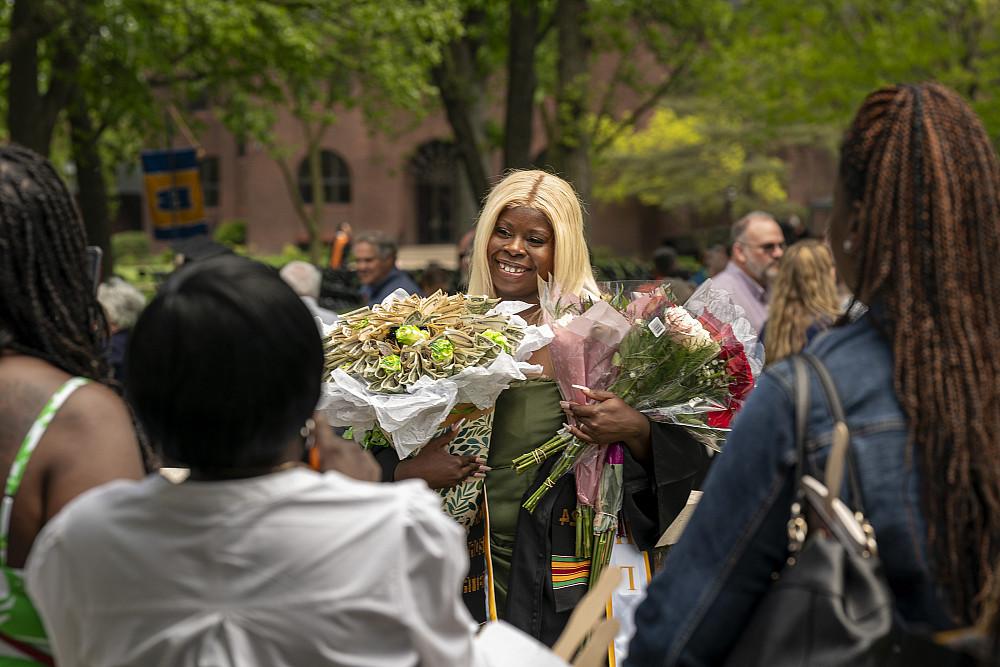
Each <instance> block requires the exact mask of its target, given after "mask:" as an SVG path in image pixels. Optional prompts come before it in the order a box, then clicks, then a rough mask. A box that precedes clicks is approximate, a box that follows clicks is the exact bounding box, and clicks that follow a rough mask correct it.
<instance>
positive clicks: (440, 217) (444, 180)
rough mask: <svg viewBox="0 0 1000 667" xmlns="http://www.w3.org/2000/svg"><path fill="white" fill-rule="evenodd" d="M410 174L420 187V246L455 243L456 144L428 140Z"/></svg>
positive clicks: (456, 205)
mask: <svg viewBox="0 0 1000 667" xmlns="http://www.w3.org/2000/svg"><path fill="white" fill-rule="evenodd" d="M410 173H411V174H413V178H414V180H415V181H416V186H417V192H416V195H417V233H418V238H419V241H420V243H451V242H453V241H455V240H456V238H457V235H456V233H455V229H456V222H457V217H458V216H457V211H456V209H457V208H458V206H459V202H458V197H459V196H460V194H461V193H460V192H458V188H457V187H456V184H457V183H459V181H460V180H461V179H462V178H463V177H464V176H463V174H461V173H460V170H459V162H458V153H457V150H456V149H455V145H454V144H452V143H450V142H447V141H440V140H434V141H428V142H427V143H425V144H422V145H421V146H420V147H419V148H417V152H416V153H415V154H414V155H413V157H412V158H411V159H410Z"/></svg>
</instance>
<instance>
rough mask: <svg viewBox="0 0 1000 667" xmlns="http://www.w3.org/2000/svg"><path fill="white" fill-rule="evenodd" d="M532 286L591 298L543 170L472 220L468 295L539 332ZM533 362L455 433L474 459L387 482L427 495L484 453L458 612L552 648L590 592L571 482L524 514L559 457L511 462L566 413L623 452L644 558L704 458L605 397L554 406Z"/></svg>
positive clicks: (434, 458)
mask: <svg viewBox="0 0 1000 667" xmlns="http://www.w3.org/2000/svg"><path fill="white" fill-rule="evenodd" d="M539 280H554V281H555V282H557V283H558V284H559V285H560V287H561V288H562V289H563V290H565V291H570V292H573V293H576V294H580V293H582V292H584V291H587V292H591V293H594V294H597V292H598V288H597V283H596V282H595V280H594V274H593V269H592V268H591V266H590V261H589V252H588V249H587V241H586V237H585V235H584V225H583V210H582V207H581V204H580V200H579V199H578V198H577V195H576V193H575V192H574V191H573V188H572V187H571V186H570V184H569V183H567V182H566V181H564V180H563V179H561V178H559V177H558V176H553V175H552V174H548V173H546V172H544V171H534V170H533V171H515V172H511V173H509V174H507V176H506V177H505V178H504V179H503V180H501V181H500V183H498V184H497V185H496V187H495V188H494V189H493V191H492V192H491V193H490V195H489V197H487V199H486V202H485V204H484V206H483V210H482V213H481V214H480V216H479V221H478V223H477V227H476V237H475V240H474V242H473V250H472V261H471V277H470V285H469V293H470V294H475V295H482V294H485V295H489V296H491V297H495V298H500V299H503V300H505V301H521V302H525V303H529V304H532V308H530V309H529V310H527V311H526V312H524V313H522V315H523V316H524V317H525V318H526V319H528V320H529V321H536V322H537V321H538V319H539V314H540V313H539V308H538V302H539V297H538V285H539ZM531 361H532V363H534V364H537V365H539V366H541V367H542V368H543V373H542V377H539V378H534V379H529V380H526V381H523V382H518V383H515V384H513V385H512V386H511V387H510V388H509V389H507V390H506V391H504V392H503V393H502V394H501V395H500V397H499V398H498V400H497V402H496V406H495V408H494V410H493V411H492V413H489V414H487V415H483V416H482V417H479V418H477V419H475V420H474V421H472V422H471V423H467V424H466V426H465V428H464V429H463V431H462V433H463V437H464V436H465V435H466V434H468V433H475V434H476V438H478V441H479V443H482V448H481V449H478V450H476V451H474V452H473V451H471V450H463V449H459V450H458V451H457V452H456V453H453V454H449V453H442V452H441V450H440V449H435V448H430V449H429V448H426V447H425V448H424V450H421V452H422V454H421V455H418V456H416V457H415V458H413V459H411V460H408V461H404V462H396V464H397V465H396V466H395V469H394V471H393V472H391V473H387V474H386V478H387V479H400V478H401V477H413V476H417V477H421V478H423V479H425V480H427V481H428V482H429V483H431V484H432V485H433V484H435V483H436V481H435V480H438V479H440V478H441V476H442V475H441V472H442V470H445V469H447V468H448V467H449V466H450V467H455V463H456V461H454V460H452V459H461V458H465V457H467V456H468V455H469V454H471V453H476V454H478V453H484V452H488V460H487V463H488V467H484V468H482V469H481V470H483V471H485V473H486V474H485V477H486V479H485V487H486V493H483V494H480V495H479V496H477V498H479V500H477V501H476V502H477V503H480V504H481V508H480V509H481V510H482V511H481V512H477V517H478V518H477V520H476V522H475V523H473V525H472V526H471V528H470V530H469V539H468V545H469V560H470V571H469V577H468V578H467V579H466V580H465V584H464V585H463V590H464V592H465V599H466V603H467V604H468V606H469V609H470V610H471V611H472V613H473V616H474V617H475V618H477V620H480V621H483V620H486V619H489V618H501V619H503V620H506V621H507V622H509V623H511V624H512V625H514V626H516V627H518V628H520V629H521V630H523V631H525V632H527V633H529V634H531V635H532V636H534V637H536V638H538V639H540V640H541V641H543V642H545V643H547V644H550V645H551V644H552V643H553V642H554V641H555V640H556V638H557V637H558V635H559V633H560V632H561V631H562V629H563V627H564V626H565V624H566V621H567V620H568V618H569V615H570V613H571V612H572V611H573V608H574V606H575V605H576V603H577V601H579V599H580V598H581V597H582V596H583V594H584V593H586V591H587V587H588V573H589V567H590V561H589V558H587V557H577V556H576V520H575V515H576V508H577V498H576V484H575V478H574V476H573V474H567V475H566V476H564V477H563V478H562V479H560V480H559V481H558V482H556V484H555V486H554V487H553V488H552V490H551V492H550V493H549V494H548V495H547V496H546V498H545V500H544V501H543V502H542V503H541V504H539V506H538V507H537V508H536V509H535V511H534V512H532V513H529V512H528V511H527V510H525V509H523V507H522V503H523V502H524V500H525V498H526V497H528V496H529V495H530V494H531V493H532V492H533V491H534V490H535V489H537V488H538V487H539V486H540V485H541V484H542V483H543V481H544V480H545V479H546V477H547V476H548V474H549V471H550V470H551V468H552V465H553V464H554V463H555V461H556V459H558V457H552V458H550V459H549V460H547V461H544V462H543V463H542V464H541V465H540V466H539V468H538V469H537V470H536V471H535V472H534V473H533V474H530V475H519V474H516V473H515V472H514V470H513V466H512V461H513V459H514V458H516V457H518V456H520V455H522V454H525V453H527V452H530V451H532V450H533V449H535V448H536V447H538V446H539V445H541V444H542V443H544V442H545V441H546V440H548V439H549V438H550V437H551V436H552V435H553V434H554V433H555V432H556V431H558V430H559V429H560V428H562V426H563V423H564V422H565V421H566V420H567V415H566V413H564V410H565V411H567V412H571V413H572V414H573V417H574V418H575V424H576V425H575V426H572V427H570V429H571V430H572V432H573V433H574V434H575V435H577V437H580V438H581V439H583V440H586V441H588V442H594V443H599V444H608V443H612V442H622V443H624V444H625V448H624V449H625V454H624V462H623V464H622V465H623V467H624V477H625V479H626V480H627V482H626V488H625V499H624V503H623V513H624V515H625V517H626V519H627V520H628V522H629V526H630V529H631V530H630V535H631V536H632V538H633V539H634V540H635V543H636V546H638V548H639V549H649V548H651V547H652V546H653V544H655V542H656V540H657V539H658V538H659V536H660V535H661V534H662V533H663V530H664V529H665V528H666V526H667V525H669V523H670V522H671V521H673V518H674V517H675V516H676V515H677V513H678V512H679V511H680V510H681V509H682V508H683V506H684V503H685V501H686V500H687V498H688V495H689V494H690V492H691V489H692V488H695V487H696V486H697V485H698V484H699V483H700V481H701V478H702V477H703V475H704V472H705V469H706V467H707V464H708V456H707V454H706V452H705V450H704V448H703V447H702V446H701V445H699V444H698V443H696V442H695V441H694V440H693V439H691V437H690V436H688V435H687V433H686V432H684V431H682V430H680V429H675V428H674V427H671V426H667V425H660V424H652V423H650V421H649V420H648V419H647V418H646V417H645V416H644V415H643V414H642V413H640V412H637V411H636V410H634V409H632V408H631V407H629V406H628V405H627V404H626V403H625V402H624V401H622V400H621V399H620V398H618V397H617V396H615V395H614V394H611V393H608V392H599V391H593V392H589V393H588V395H589V396H590V398H591V400H590V401H589V405H579V404H576V403H568V402H565V401H562V397H561V396H560V394H559V389H558V387H557V385H556V383H555V382H554V381H553V380H552V379H551V378H552V377H553V372H552V367H551V361H550V358H549V354H548V350H547V349H546V348H542V349H541V350H538V351H537V352H535V353H534V355H533V356H532V359H531ZM466 441H468V440H466ZM424 451H427V453H426V454H423V452H424ZM456 454H457V455H456ZM463 455H466V456H463ZM445 457H446V458H445ZM383 465H385V464H383ZM472 469H473V468H469V470H472ZM452 483H454V482H452ZM477 493H478V490H477Z"/></svg>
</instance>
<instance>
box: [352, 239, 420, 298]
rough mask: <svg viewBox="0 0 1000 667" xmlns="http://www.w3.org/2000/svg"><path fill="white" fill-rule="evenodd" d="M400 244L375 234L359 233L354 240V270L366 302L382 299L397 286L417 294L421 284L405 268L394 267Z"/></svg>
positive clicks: (409, 292) (362, 296)
mask: <svg viewBox="0 0 1000 667" xmlns="http://www.w3.org/2000/svg"><path fill="white" fill-rule="evenodd" d="M398 253H399V247H398V246H397V245H396V243H395V242H394V241H390V240H389V239H387V238H385V237H384V236H381V235H378V234H362V235H360V236H358V237H357V239H355V241H354V270H355V271H357V273H358V280H359V281H360V282H361V298H362V301H364V302H365V303H366V304H368V305H369V306H373V305H375V304H376V303H381V302H382V300H383V299H385V297H387V296H389V295H390V294H392V293H393V292H395V291H396V290H397V289H402V290H404V291H405V292H406V293H407V294H420V288H419V287H418V286H417V284H416V283H415V282H413V278H411V277H410V275H409V274H408V273H406V272H405V271H401V270H400V269H398V268H396V256H397V254H398Z"/></svg>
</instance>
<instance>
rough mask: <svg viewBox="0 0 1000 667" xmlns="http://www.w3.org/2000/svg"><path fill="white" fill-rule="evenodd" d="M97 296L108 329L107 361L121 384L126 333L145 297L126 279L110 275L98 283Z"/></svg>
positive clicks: (144, 303) (136, 316)
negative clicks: (109, 334)
mask: <svg viewBox="0 0 1000 667" xmlns="http://www.w3.org/2000/svg"><path fill="white" fill-rule="evenodd" d="M97 300H98V301H99V302H100V304H101V307H102V308H104V315H105V317H107V320H108V327H109V328H110V331H111V338H110V340H109V341H108V352H107V357H108V362H109V363H110V364H111V370H112V374H113V376H114V378H115V380H117V381H118V382H119V383H121V384H122V385H124V384H125V382H126V377H127V375H126V373H127V368H126V366H125V350H126V349H127V348H128V337H129V334H130V332H131V331H132V327H133V326H135V321H136V320H138V319H139V314H140V313H141V312H142V309H143V308H145V307H146V297H145V296H144V295H143V293H142V292H140V291H139V290H138V289H136V288H135V287H134V286H132V285H131V284H130V283H129V282H128V281H126V280H124V279H122V278H119V277H118V276H112V277H111V278H109V279H108V280H106V281H104V282H103V283H101V284H100V285H99V286H98V288H97Z"/></svg>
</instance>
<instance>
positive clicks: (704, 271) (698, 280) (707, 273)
mask: <svg viewBox="0 0 1000 667" xmlns="http://www.w3.org/2000/svg"><path fill="white" fill-rule="evenodd" d="M728 262H729V255H728V254H727V253H726V246H724V245H723V244H721V243H716V244H715V245H711V246H709V247H707V248H705V250H704V251H702V253H701V268H700V269H699V270H698V271H697V272H696V273H695V274H694V275H693V276H691V282H693V283H694V284H695V285H700V284H702V283H703V282H705V281H706V280H708V279H709V278H714V277H715V276H716V275H718V274H719V273H721V272H722V271H723V270H725V268H726V264H727V263H728Z"/></svg>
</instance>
